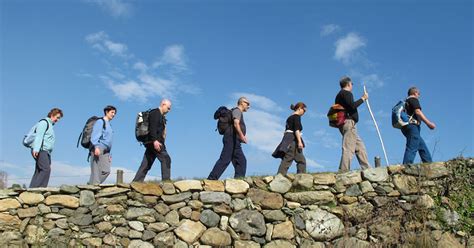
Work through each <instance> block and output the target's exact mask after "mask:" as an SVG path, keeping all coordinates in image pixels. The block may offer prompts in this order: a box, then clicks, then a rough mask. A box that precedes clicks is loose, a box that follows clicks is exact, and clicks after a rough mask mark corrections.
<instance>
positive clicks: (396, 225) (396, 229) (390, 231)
mask: <svg viewBox="0 0 474 248" xmlns="http://www.w3.org/2000/svg"><path fill="white" fill-rule="evenodd" d="M373 223H375V224H373V225H370V226H369V231H370V235H371V237H374V238H375V239H377V240H378V241H379V242H381V243H383V244H386V245H389V244H392V245H396V244H398V242H399V237H400V222H398V221H391V220H386V219H375V220H373Z"/></svg>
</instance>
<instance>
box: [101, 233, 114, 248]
mask: <svg viewBox="0 0 474 248" xmlns="http://www.w3.org/2000/svg"><path fill="white" fill-rule="evenodd" d="M102 240H103V241H104V244H106V245H110V246H116V244H117V237H115V236H114V235H112V234H110V233H107V234H106V235H105V236H104V238H103V239H102Z"/></svg>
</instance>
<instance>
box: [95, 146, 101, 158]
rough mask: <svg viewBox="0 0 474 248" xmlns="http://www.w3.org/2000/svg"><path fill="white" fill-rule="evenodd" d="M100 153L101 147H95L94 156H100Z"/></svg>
mask: <svg viewBox="0 0 474 248" xmlns="http://www.w3.org/2000/svg"><path fill="white" fill-rule="evenodd" d="M99 155H100V149H99V147H96V148H94V156H96V157H98V156H99Z"/></svg>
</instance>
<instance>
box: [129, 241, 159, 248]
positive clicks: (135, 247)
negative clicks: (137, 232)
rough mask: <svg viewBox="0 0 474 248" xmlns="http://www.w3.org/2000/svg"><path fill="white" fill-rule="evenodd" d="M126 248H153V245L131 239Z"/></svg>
mask: <svg viewBox="0 0 474 248" xmlns="http://www.w3.org/2000/svg"><path fill="white" fill-rule="evenodd" d="M128 248H154V246H153V245H152V244H150V243H148V242H145V241H142V240H132V241H130V245H129V246H128Z"/></svg>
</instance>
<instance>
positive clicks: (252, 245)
mask: <svg viewBox="0 0 474 248" xmlns="http://www.w3.org/2000/svg"><path fill="white" fill-rule="evenodd" d="M234 248H260V245H259V244H258V243H256V242H254V241H245V240H235V241H234Z"/></svg>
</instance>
